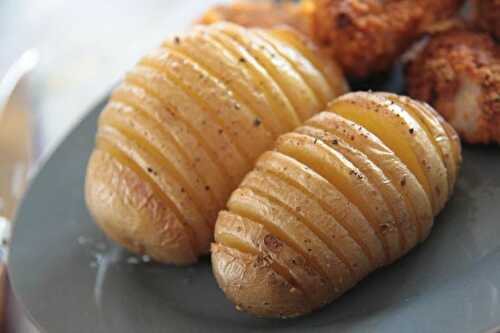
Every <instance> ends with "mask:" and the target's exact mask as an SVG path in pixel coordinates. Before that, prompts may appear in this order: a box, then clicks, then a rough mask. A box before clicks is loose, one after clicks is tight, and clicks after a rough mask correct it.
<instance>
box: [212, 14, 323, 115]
mask: <svg viewBox="0 0 500 333" xmlns="http://www.w3.org/2000/svg"><path fill="white" fill-rule="evenodd" d="M213 27H214V28H215V29H218V30H220V31H221V32H223V33H224V34H226V35H227V36H229V37H231V38H232V39H234V40H235V41H236V42H238V43H239V44H240V45H242V46H243V47H244V48H245V49H246V50H247V51H248V53H250V54H251V55H252V56H253V57H254V58H255V59H257V61H258V62H259V63H260V64H261V65H262V66H263V67H264V68H265V69H266V70H267V72H268V73H269V75H271V77H272V78H273V79H274V80H275V81H276V82H277V83H278V84H279V86H280V87H281V89H282V90H283V92H284V93H285V95H286V96H287V97H288V99H289V100H290V102H291V103H292V105H293V106H294V108H295V112H296V113H297V115H298V116H299V119H300V120H301V122H302V121H305V120H306V119H308V118H310V117H311V116H312V115H313V114H314V113H316V112H317V111H315V110H318V109H319V107H320V104H319V101H318V100H317V98H316V96H315V95H314V92H313V91H312V90H311V88H310V87H309V86H308V85H307V84H306V83H305V82H304V80H303V79H302V78H301V77H300V75H299V74H298V73H297V72H296V71H295V70H294V69H293V67H292V66H291V65H290V63H289V62H288V61H287V60H286V59H285V58H284V57H282V56H281V55H279V54H278V52H276V51H275V50H274V49H273V47H272V45H270V44H269V43H268V42H266V41H265V40H264V39H262V38H260V37H259V36H257V35H256V34H254V33H248V32H247V30H246V29H244V28H241V27H239V26H237V25H234V24H231V23H220V24H216V25H214V26H213Z"/></svg>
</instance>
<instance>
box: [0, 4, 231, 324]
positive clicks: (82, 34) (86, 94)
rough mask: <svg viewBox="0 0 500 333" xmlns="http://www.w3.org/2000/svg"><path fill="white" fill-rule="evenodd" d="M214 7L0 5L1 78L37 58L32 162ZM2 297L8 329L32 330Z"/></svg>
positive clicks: (17, 308) (33, 85)
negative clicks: (139, 64) (25, 57)
mask: <svg viewBox="0 0 500 333" xmlns="http://www.w3.org/2000/svg"><path fill="white" fill-rule="evenodd" d="M220 2H224V1H223V0H167V1H165V0H142V1H135V0H107V1H98V0H87V1H64V0H43V1H41V0H3V1H0V48H1V50H2V52H0V78H1V77H2V76H3V75H4V74H5V73H6V71H7V69H8V68H9V66H10V65H11V64H12V63H13V62H14V61H15V60H16V59H17V58H18V57H19V56H20V55H21V54H22V53H23V52H24V51H25V50H27V49H31V48H36V49H37V50H38V52H39V54H40V63H39V65H38V67H37V68H36V70H35V71H34V72H33V74H32V75H31V77H30V87H31V89H30V90H31V91H30V93H31V95H32V96H31V97H32V110H33V113H34V119H35V122H36V125H35V126H36V132H37V133H36V142H34V145H35V149H36V152H35V157H36V160H37V161H40V160H42V159H43V157H44V156H46V155H47V154H49V153H50V152H51V151H52V150H53V149H54V148H55V146H57V144H58V142H60V140H62V139H63V138H64V136H65V135H66V134H67V133H68V131H69V130H70V129H71V128H72V127H73V126H74V125H75V124H76V123H77V122H78V120H79V119H81V118H82V117H83V116H84V113H85V111H87V110H89V109H90V107H91V106H92V105H93V103H95V102H96V101H97V100H99V98H100V97H102V96H103V95H104V94H105V93H107V92H108V91H109V89H110V88H111V87H112V86H113V85H114V84H115V83H116V82H117V81H119V79H120V78H121V77H122V76H123V74H124V72H125V71H126V70H127V68H130V67H131V66H132V65H133V64H134V63H135V62H136V61H137V60H138V59H139V57H140V56H141V55H143V54H144V53H145V52H147V51H148V50H149V49H151V48H153V47H154V46H155V45H157V44H159V42H160V41H161V40H162V39H163V38H165V37H166V36H168V35H169V34H172V33H174V32H178V31H182V30H184V29H186V27H188V26H189V25H190V24H191V23H192V22H193V20H194V19H195V18H196V17H198V16H199V15H200V14H201V13H202V12H203V11H204V10H205V9H206V8H208V7H209V6H211V5H213V4H215V3H220ZM0 153H1V152H0ZM7 295H8V297H7V298H8V302H9V303H8V306H7V314H8V322H9V328H8V330H7V331H8V332H23V333H30V332H36V329H35V328H34V327H33V326H32V325H31V324H30V323H29V321H27V320H26V318H24V317H23V313H22V310H20V309H22V306H20V305H19V304H16V302H15V299H14V297H13V296H12V291H11V290H10V289H7Z"/></svg>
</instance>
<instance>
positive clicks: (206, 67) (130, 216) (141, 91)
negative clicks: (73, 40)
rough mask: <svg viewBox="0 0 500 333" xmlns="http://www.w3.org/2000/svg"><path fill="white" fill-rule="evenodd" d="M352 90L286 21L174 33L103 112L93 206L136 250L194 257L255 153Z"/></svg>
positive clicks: (182, 260)
mask: <svg viewBox="0 0 500 333" xmlns="http://www.w3.org/2000/svg"><path fill="white" fill-rule="evenodd" d="M347 89H348V88H347V84H346V81H345V80H344V78H343V76H342V73H341V71H340V70H339V68H338V66H337V65H336V64H335V63H333V62H332V61H331V60H329V59H328V58H325V57H323V56H322V55H321V53H320V52H319V51H318V49H316V48H315V47H314V45H313V44H311V43H310V42H309V41H307V40H306V39H304V38H303V37H301V36H299V35H298V34H296V33H295V32H293V31H291V30H288V29H286V28H283V29H276V30H268V31H264V30H247V29H244V28H241V27H239V26H237V25H233V24H224V23H222V24H216V25H213V26H209V27H198V28H194V29H193V30H192V31H191V32H189V33H187V34H185V35H182V36H176V37H173V38H170V39H168V40H166V41H165V42H164V43H163V44H162V45H161V47H159V48H157V49H156V50H154V51H153V52H151V53H150V54H148V55H147V56H145V57H144V58H142V60H140V62H139V63H138V64H137V65H136V66H135V67H134V68H133V69H132V70H131V71H130V72H129V73H128V74H127V75H126V77H125V79H124V81H123V83H122V84H120V86H119V87H118V88H116V89H115V90H114V92H113V94H112V97H111V99H110V101H109V103H108V104H107V106H106V107H105V109H104V110H103V112H102V114H101V116H100V120H99V126H98V132H97V139H96V141H97V142H96V148H95V150H94V152H93V153H92V156H91V158H90V161H89V164H88V170H87V178H86V201H87V205H88V207H89V209H90V211H91V213H92V215H93V216H94V218H95V221H96V222H97V224H98V225H99V226H100V227H101V228H102V229H103V230H104V231H105V233H106V234H107V235H108V236H109V237H110V238H112V239H113V240H115V241H116V242H117V243H119V244H121V245H123V246H124V247H126V248H128V249H129V250H130V251H132V252H136V253H138V254H147V255H149V256H151V257H152V258H153V259H155V260H157V261H160V262H165V263H175V264H189V263H193V262H195V261H196V260H197V258H198V257H199V256H201V255H204V254H207V253H208V252H209V248H210V243H211V241H212V239H213V226H214V223H215V220H216V217H217V213H218V211H219V210H220V209H222V208H223V207H224V205H225V203H226V200H227V198H228V197H229V195H230V193H231V192H232V190H234V189H235V188H236V187H237V186H238V184H239V183H240V182H241V180H242V179H243V177H244V175H245V174H246V173H247V172H248V171H249V170H251V168H252V166H253V163H254V162H255V160H256V159H257V158H258V157H259V155H260V154H261V153H262V152H264V151H265V150H267V149H269V148H270V147H271V146H272V144H273V142H274V140H275V139H276V138H277V137H278V136H279V135H280V134H282V133H285V132H288V131H290V130H292V129H293V128H295V127H297V126H298V125H300V124H301V123H302V122H303V121H305V120H306V119H308V118H310V117H311V116H312V115H314V114H315V113H317V112H319V111H321V110H322V109H324V108H325V106H326V103H328V101H330V100H331V99H333V98H334V97H336V96H338V95H340V94H342V93H345V92H346V91H347Z"/></svg>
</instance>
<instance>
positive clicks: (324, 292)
mask: <svg viewBox="0 0 500 333" xmlns="http://www.w3.org/2000/svg"><path fill="white" fill-rule="evenodd" d="M460 161H461V157H460V143H459V141H458V140H457V135H456V133H454V131H453V129H451V127H447V124H446V123H445V122H444V121H443V120H442V119H440V118H439V115H438V114H437V113H435V112H434V111H433V110H431V109H430V107H429V106H427V105H425V104H423V103H421V102H417V101H415V100H412V99H409V98H406V97H403V96H398V95H392V94H387V93H364V92H357V93H350V94H346V95H343V96H341V97H339V98H337V99H336V100H334V101H333V102H332V103H331V104H330V105H329V107H328V109H327V111H325V112H322V113H320V114H318V115H316V116H314V117H313V118H311V119H310V120H308V121H306V122H305V123H304V124H303V125H302V126H300V127H299V128H297V129H296V130H295V131H293V132H291V133H287V134H284V135H282V136H280V137H279V138H278V140H277V141H276V143H275V146H274V150H272V151H268V152H266V153H264V154H263V155H262V156H261V157H260V158H259V160H258V161H257V163H256V166H255V168H254V169H253V170H252V171H251V172H250V173H248V174H247V176H246V177H245V178H244V180H243V181H242V183H241V184H240V186H239V187H238V189H237V190H235V191H234V192H233V194H232V195H231V197H230V199H229V201H228V204H227V210H226V211H222V212H220V213H219V217H218V220H217V223H216V227H215V241H216V243H214V244H213V245H212V267H213V272H214V274H215V277H216V279H217V282H218V284H219V286H220V287H221V288H222V289H223V291H224V292H225V294H226V295H227V296H228V298H229V299H230V300H231V301H232V302H233V303H235V304H236V307H237V309H239V310H243V311H247V312H250V313H252V314H255V315H258V316H265V317H282V318H288V317H295V316H299V315H303V314H306V313H309V312H311V311H313V310H315V309H318V308H320V307H322V306H324V305H325V304H327V303H328V302H331V301H332V300H334V299H336V298H338V297H340V296H341V295H342V294H344V293H345V292H346V291H348V290H349V289H350V288H352V287H353V286H354V285H356V284H357V283H358V282H359V281H360V280H362V279H363V278H364V277H366V276H367V275H368V274H369V273H371V272H372V271H374V270H376V269H377V268H380V267H382V266H385V265H388V264H390V263H392V262H393V261H395V260H397V259H399V258H400V257H401V256H403V255H404V254H406V253H407V252H408V251H409V250H411V249H412V248H414V247H415V246H416V245H417V244H418V243H419V242H422V241H423V240H425V239H426V237H427V236H428V234H429V231H430V229H431V227H432V224H433V217H434V216H435V215H436V214H438V213H439V211H440V210H441V208H442V206H443V204H444V202H443V201H447V200H448V199H449V197H450V195H451V193H452V189H453V184H455V182H456V177H457V175H458V170H459V167H460ZM431 166H432V167H431ZM449 187H450V188H451V190H448V188H449Z"/></svg>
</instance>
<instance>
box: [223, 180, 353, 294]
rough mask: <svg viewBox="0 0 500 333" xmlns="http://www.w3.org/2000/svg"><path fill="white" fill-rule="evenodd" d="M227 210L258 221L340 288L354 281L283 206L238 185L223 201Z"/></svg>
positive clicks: (326, 249) (310, 232)
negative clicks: (227, 198)
mask: <svg viewBox="0 0 500 333" xmlns="http://www.w3.org/2000/svg"><path fill="white" fill-rule="evenodd" d="M227 207H228V208H229V210H230V211H231V212H233V213H236V214H238V215H240V216H242V217H245V218H248V219H250V220H253V221H255V222H257V223H260V224H262V225H263V226H264V227H265V228H266V229H268V230H270V231H271V232H272V233H273V234H274V235H276V237H278V238H279V239H281V240H282V241H283V242H285V243H286V244H287V245H288V246H290V247H292V248H293V249H294V250H296V251H298V252H299V253H300V254H302V255H303V256H304V257H306V258H307V260H308V262H309V263H310V264H311V266H312V267H313V268H314V269H315V270H317V271H318V272H320V273H321V274H323V276H324V277H325V278H327V279H329V281H331V283H332V284H333V285H334V290H343V289H344V288H345V287H346V284H349V285H353V284H354V283H355V282H354V280H353V277H352V276H351V273H350V272H349V269H348V267H347V266H346V265H345V264H344V263H342V261H341V260H340V259H339V258H338V257H337V256H336V255H335V254H334V253H333V252H332V251H331V250H330V249H329V248H328V247H327V246H326V245H325V244H324V243H323V242H322V241H321V239H319V238H318V237H317V236H316V235H315V234H314V233H313V232H312V231H311V230H310V229H308V228H307V227H306V226H305V225H304V224H303V223H302V222H301V221H300V220H299V219H298V218H297V217H296V216H294V214H293V213H291V212H290V211H289V210H288V209H287V208H286V207H283V205H280V204H279V203H277V202H275V201H274V200H272V199H269V198H268V197H266V196H264V195H263V194H262V193H256V192H255V191H254V190H250V189H242V188H239V189H237V190H236V191H234V192H233V194H232V195H231V198H230V199H229V202H228V204H227Z"/></svg>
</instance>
